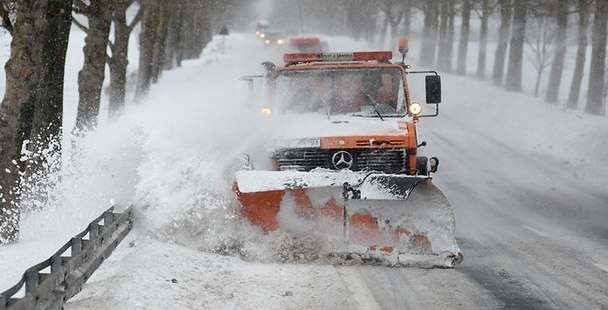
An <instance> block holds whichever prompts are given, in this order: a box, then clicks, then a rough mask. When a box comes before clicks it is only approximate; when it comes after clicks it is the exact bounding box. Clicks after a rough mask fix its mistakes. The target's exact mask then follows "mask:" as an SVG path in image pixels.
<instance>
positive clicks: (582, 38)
mask: <svg viewBox="0 0 608 310" xmlns="http://www.w3.org/2000/svg"><path fill="white" fill-rule="evenodd" d="M589 7H590V0H578V16H579V17H578V47H577V49H576V65H575V67H574V74H573V75H572V83H571V84H570V95H569V96H568V108H570V109H576V108H577V107H578V99H579V96H580V91H581V84H582V81H583V71H584V68H585V58H586V53H587V35H588V34H587V31H588V30H589Z"/></svg>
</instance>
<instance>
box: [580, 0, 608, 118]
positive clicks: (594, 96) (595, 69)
mask: <svg viewBox="0 0 608 310" xmlns="http://www.w3.org/2000/svg"><path fill="white" fill-rule="evenodd" d="M607 23H608V1H604V0H596V1H595V14H594V17H593V31H592V33H591V68H590V69H589V92H588V94H587V106H586V107H585V111H586V112H588V113H591V114H597V115H604V114H605V113H606V102H605V100H604V99H605V97H604V94H605V91H606V89H605V88H604V87H605V85H606V82H605V74H606V72H605V69H606V31H607V29H606V27H607Z"/></svg>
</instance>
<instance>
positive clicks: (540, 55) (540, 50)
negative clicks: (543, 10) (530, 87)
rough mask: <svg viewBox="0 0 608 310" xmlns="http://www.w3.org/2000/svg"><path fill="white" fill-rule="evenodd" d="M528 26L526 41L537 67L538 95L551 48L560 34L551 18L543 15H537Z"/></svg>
mask: <svg viewBox="0 0 608 310" xmlns="http://www.w3.org/2000/svg"><path fill="white" fill-rule="evenodd" d="M528 28H529V31H528V34H527V35H526V41H525V42H526V45H527V46H528V47H529V52H528V54H527V56H528V58H529V59H530V62H531V63H532V64H533V65H534V69H536V83H535V84H534V96H535V97H538V92H539V88H540V82H541V80H542V76H543V72H544V71H545V69H546V68H547V67H548V66H549V63H550V60H551V55H550V54H551V52H552V50H551V48H552V45H553V43H554V41H555V38H556V37H557V36H558V34H557V30H556V29H555V28H554V27H553V25H552V24H551V22H550V21H549V19H548V18H547V17H545V16H543V15H538V16H535V17H534V19H532V21H531V25H530V27H528Z"/></svg>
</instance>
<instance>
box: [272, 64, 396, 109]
mask: <svg viewBox="0 0 608 310" xmlns="http://www.w3.org/2000/svg"><path fill="white" fill-rule="evenodd" d="M275 86H276V92H275V94H276V97H275V104H276V107H277V108H278V111H279V113H281V114H290V113H310V112H320V113H327V114H350V115H354V116H362V117H378V116H382V117H384V116H388V117H390V116H403V115H404V111H403V110H404V105H405V102H404V94H403V81H402V78H401V72H400V70H399V69H397V68H353V69H315V70H310V69H309V70H294V71H283V72H281V73H280V74H279V76H278V78H277V79H276V84H275Z"/></svg>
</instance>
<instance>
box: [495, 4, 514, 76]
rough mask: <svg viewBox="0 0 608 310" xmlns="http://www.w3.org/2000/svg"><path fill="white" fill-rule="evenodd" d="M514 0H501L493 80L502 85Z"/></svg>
mask: <svg viewBox="0 0 608 310" xmlns="http://www.w3.org/2000/svg"><path fill="white" fill-rule="evenodd" d="M511 3H512V0H499V1H498V4H499V5H500V27H499V30H498V42H497V44H496V51H495V52H494V68H493V70H492V80H493V81H494V84H495V85H502V80H503V76H504V73H505V58H506V56H507V47H508V45H509V32H510V31H511V17H512V15H513V8H512V6H511Z"/></svg>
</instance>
